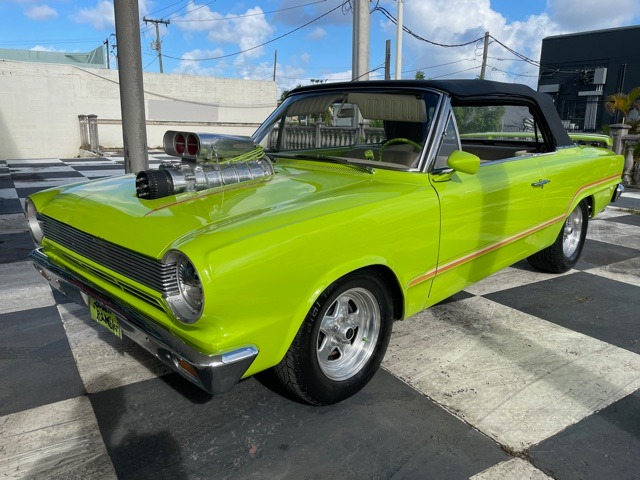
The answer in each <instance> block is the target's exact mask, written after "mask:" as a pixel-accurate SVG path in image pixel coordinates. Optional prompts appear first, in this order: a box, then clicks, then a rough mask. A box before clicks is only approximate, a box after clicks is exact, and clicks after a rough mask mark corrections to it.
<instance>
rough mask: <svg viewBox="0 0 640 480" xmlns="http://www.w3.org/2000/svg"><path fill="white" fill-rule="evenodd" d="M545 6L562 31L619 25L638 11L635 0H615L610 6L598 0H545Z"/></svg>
mask: <svg viewBox="0 0 640 480" xmlns="http://www.w3.org/2000/svg"><path fill="white" fill-rule="evenodd" d="M547 6H548V8H549V11H550V14H551V16H552V18H553V20H555V21H556V22H557V23H558V24H559V25H560V27H561V28H562V30H564V32H563V33H573V32H580V31H588V30H597V29H601V28H614V27H620V26H622V25H626V24H628V22H629V20H630V19H632V18H634V17H635V16H636V15H638V14H639V13H640V4H639V3H638V1H637V0H617V1H616V2H615V4H611V5H610V6H605V4H603V3H602V2H601V1H599V0H547Z"/></svg>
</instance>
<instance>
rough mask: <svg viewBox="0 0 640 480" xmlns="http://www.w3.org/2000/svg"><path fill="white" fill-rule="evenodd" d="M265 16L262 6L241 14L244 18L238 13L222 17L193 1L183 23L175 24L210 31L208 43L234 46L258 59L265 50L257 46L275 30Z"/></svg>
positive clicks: (189, 30) (188, 28)
mask: <svg viewBox="0 0 640 480" xmlns="http://www.w3.org/2000/svg"><path fill="white" fill-rule="evenodd" d="M262 13H263V10H262V9H261V8H260V7H254V8H249V9H248V10H247V11H246V12H245V13H244V14H242V15H244V16H241V15H238V14H227V15H225V16H223V15H221V14H219V13H217V12H214V11H212V10H211V9H210V8H209V7H208V6H206V5H198V4H197V3H195V2H190V3H189V4H188V6H187V14H186V15H184V17H183V18H182V20H184V21H182V20H181V21H180V22H174V23H175V25H177V26H178V28H180V29H182V30H185V31H187V32H202V31H209V34H208V36H207V39H208V40H209V41H211V42H216V43H229V44H235V45H237V46H238V50H248V51H247V52H246V53H243V54H242V56H246V57H248V58H258V57H260V56H261V55H262V54H263V53H264V48H263V47H258V45H260V44H262V43H264V42H265V41H267V40H268V38H269V36H271V35H272V34H273V32H274V31H275V28H274V27H272V26H271V25H270V24H269V23H268V22H267V21H266V19H265V17H264V15H262ZM256 47H257V48H256Z"/></svg>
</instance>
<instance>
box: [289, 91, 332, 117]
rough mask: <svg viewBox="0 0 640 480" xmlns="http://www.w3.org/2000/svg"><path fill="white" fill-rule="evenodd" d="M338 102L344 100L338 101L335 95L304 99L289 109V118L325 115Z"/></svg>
mask: <svg viewBox="0 0 640 480" xmlns="http://www.w3.org/2000/svg"><path fill="white" fill-rule="evenodd" d="M336 101H342V99H341V98H339V99H338V100H336V97H334V96H333V95H317V96H313V97H307V98H303V99H301V100H298V101H296V102H295V103H293V104H292V105H291V106H290V107H289V108H288V109H287V116H289V117H295V116H297V115H312V114H314V113H323V112H326V111H327V110H328V109H329V107H330V106H331V105H332V104H333V103H336Z"/></svg>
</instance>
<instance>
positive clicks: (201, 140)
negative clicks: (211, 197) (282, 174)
mask: <svg viewBox="0 0 640 480" xmlns="http://www.w3.org/2000/svg"><path fill="white" fill-rule="evenodd" d="M164 150H165V152H166V153H167V154H168V155H172V156H178V157H181V158H182V159H183V161H182V162H168V163H163V164H161V165H160V168H159V169H158V170H143V171H142V172H139V173H138V175H137V177H136V194H137V196H138V197H139V198H145V199H150V200H152V199H156V198H162V197H167V196H170V195H176V194H178V193H183V192H198V191H201V190H208V189H211V188H217V187H224V186H226V185H232V184H236V183H240V182H250V181H266V180H268V179H270V178H271V177H272V176H273V174H274V171H273V165H272V164H271V161H270V160H269V159H268V158H267V157H266V156H265V155H264V150H263V149H262V147H260V146H258V145H256V144H255V143H253V141H252V140H251V139H250V138H249V137H236V136H231V135H214V134H196V133H189V132H176V131H173V130H170V131H168V132H167V133H166V134H165V135H164Z"/></svg>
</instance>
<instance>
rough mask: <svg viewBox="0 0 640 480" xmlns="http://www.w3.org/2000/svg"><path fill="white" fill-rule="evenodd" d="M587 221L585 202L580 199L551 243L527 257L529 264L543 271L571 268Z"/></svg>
mask: <svg viewBox="0 0 640 480" xmlns="http://www.w3.org/2000/svg"><path fill="white" fill-rule="evenodd" d="M588 222H589V214H588V208H587V202H586V201H585V200H582V201H581V202H580V203H579V204H578V205H577V206H576V208H575V209H574V210H573V212H571V213H570V214H569V216H568V217H567V219H566V220H565V222H564V226H563V227H562V230H560V233H559V234H558V238H556V241H555V242H553V245H551V246H549V247H547V248H545V249H544V250H540V251H539V252H538V253H534V254H533V255H531V256H530V257H529V258H527V260H528V261H529V264H530V265H531V266H532V267H534V268H536V269H538V270H542V271H543V272H551V273H564V272H566V271H568V270H571V269H572V268H573V267H574V266H575V264H576V263H578V260H579V259H580V254H581V253H582V247H584V240H585V238H586V236H587V224H588Z"/></svg>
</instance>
